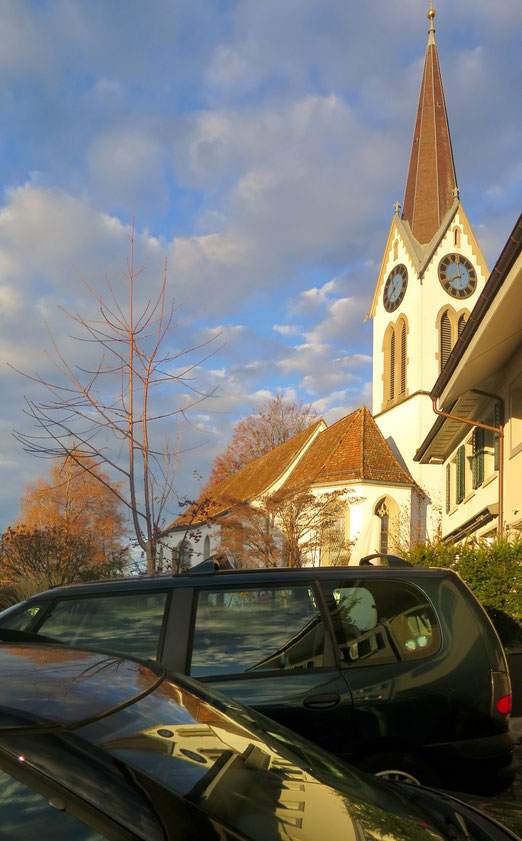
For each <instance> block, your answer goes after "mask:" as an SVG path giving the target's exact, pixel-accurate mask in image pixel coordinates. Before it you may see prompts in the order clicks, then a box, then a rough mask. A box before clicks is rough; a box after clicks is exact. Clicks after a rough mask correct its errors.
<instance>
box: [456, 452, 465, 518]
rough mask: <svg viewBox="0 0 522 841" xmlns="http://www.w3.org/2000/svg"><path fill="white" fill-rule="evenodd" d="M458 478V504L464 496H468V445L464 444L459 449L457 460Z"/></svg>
mask: <svg viewBox="0 0 522 841" xmlns="http://www.w3.org/2000/svg"><path fill="white" fill-rule="evenodd" d="M456 468H457V469H456V473H457V476H456V479H457V493H456V501H457V504H458V503H459V502H462V500H463V499H464V497H465V496H466V446H465V444H462V446H461V447H459V448H458V450H457V461H456Z"/></svg>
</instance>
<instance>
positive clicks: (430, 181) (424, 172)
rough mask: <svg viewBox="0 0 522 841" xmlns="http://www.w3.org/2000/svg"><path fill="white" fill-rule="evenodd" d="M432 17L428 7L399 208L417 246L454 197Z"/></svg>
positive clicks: (432, 232)
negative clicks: (420, 71) (413, 126)
mask: <svg viewBox="0 0 522 841" xmlns="http://www.w3.org/2000/svg"><path fill="white" fill-rule="evenodd" d="M434 17H435V11H434V10H433V8H432V7H431V6H430V10H429V12H428V18H429V21H430V29H429V35H428V46H427V48H426V58H425V61H424V73H423V76H422V84H421V90H420V96H419V104H418V107H417V119H416V122H415V132H414V135H413V145H412V150H411V157H410V167H409V170H408V179H407V182H406V193H405V196H404V205H403V210H402V218H403V219H405V220H406V221H407V222H409V225H410V228H411V231H412V233H413V236H414V237H415V239H416V240H417V242H419V243H420V244H421V245H425V244H427V243H429V242H430V241H431V240H432V239H433V237H434V236H435V234H436V233H437V231H438V230H439V228H440V227H441V224H442V221H443V219H444V217H445V215H446V213H447V212H448V211H449V209H450V208H451V207H452V206H453V205H454V203H455V199H456V198H457V197H458V190H457V179H456V176H455V166H454V163H453V153H452V151H451V139H450V133H449V126H448V116H447V114H446V103H445V101H444V90H443V88H442V76H441V72H440V67H439V57H438V54H437V45H436V43H435V28H434V26H433V19H434Z"/></svg>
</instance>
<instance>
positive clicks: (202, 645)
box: [190, 585, 325, 677]
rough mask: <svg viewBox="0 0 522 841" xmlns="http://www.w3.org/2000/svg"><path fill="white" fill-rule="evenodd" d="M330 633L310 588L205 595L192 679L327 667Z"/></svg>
mask: <svg viewBox="0 0 522 841" xmlns="http://www.w3.org/2000/svg"><path fill="white" fill-rule="evenodd" d="M324 633H325V632H324V623H323V619H322V616H321V614H320V612H319V608H318V606H317V603H316V600H315V596H314V593H313V590H312V588H311V587H309V586H307V585H298V586H294V587H267V588H262V587H257V588H244V589H241V590H201V591H200V592H199V594H198V600H197V609H196V620H195V627H194V639H193V648H192V663H191V667H190V674H191V675H194V676H195V677H206V676H221V675H227V674H252V673H253V674H255V673H258V672H263V671H268V670H288V669H310V668H314V667H315V668H317V667H320V666H322V665H323V653H324Z"/></svg>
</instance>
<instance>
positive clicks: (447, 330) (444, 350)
mask: <svg viewBox="0 0 522 841" xmlns="http://www.w3.org/2000/svg"><path fill="white" fill-rule="evenodd" d="M451 334H452V330H451V320H450V315H449V312H447V311H446V312H445V313H443V314H442V318H441V320H440V366H441V368H444V366H445V364H446V362H447V361H448V357H449V355H450V353H451V348H452V347H453V342H452V335H451Z"/></svg>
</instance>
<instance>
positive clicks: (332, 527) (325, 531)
mask: <svg viewBox="0 0 522 841" xmlns="http://www.w3.org/2000/svg"><path fill="white" fill-rule="evenodd" d="M360 501H361V500H360V498H358V497H354V496H353V494H351V493H350V492H349V491H345V490H335V491H330V492H325V493H320V494H319V493H318V494H314V493H312V492H311V491H310V490H303V491H300V492H298V493H296V494H292V495H288V494H287V495H281V494H274V495H272V496H266V497H263V498H262V499H260V500H257V502H256V503H255V504H250V503H248V502H244V503H238V504H235V505H234V504H231V505H230V508H229V510H228V512H227V514H226V515H224V516H223V519H222V523H221V552H222V553H223V554H224V555H225V556H226V557H228V559H229V560H230V561H231V562H233V563H234V564H236V565H238V566H246V567H252V566H254V567H257V566H274V567H277V566H290V567H296V566H297V567H298V566H301V565H302V563H303V562H304V561H306V562H308V563H310V562H311V563H313V564H319V563H323V564H328V565H329V566H337V565H343V564H347V563H348V561H349V559H350V548H351V544H350V541H349V540H347V539H346V536H345V515H346V511H347V509H348V508H349V506H350V505H353V504H354V503H358V502H360Z"/></svg>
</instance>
